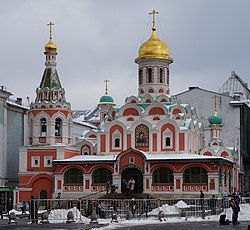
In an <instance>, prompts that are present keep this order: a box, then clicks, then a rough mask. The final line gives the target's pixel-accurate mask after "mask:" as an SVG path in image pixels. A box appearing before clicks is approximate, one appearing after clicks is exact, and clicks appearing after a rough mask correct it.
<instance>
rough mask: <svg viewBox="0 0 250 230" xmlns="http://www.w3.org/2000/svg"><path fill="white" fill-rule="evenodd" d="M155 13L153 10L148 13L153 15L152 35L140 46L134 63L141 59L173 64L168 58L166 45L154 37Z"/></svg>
mask: <svg viewBox="0 0 250 230" xmlns="http://www.w3.org/2000/svg"><path fill="white" fill-rule="evenodd" d="M157 13H158V12H156V11H155V10H153V11H152V12H151V13H150V14H153V26H152V35H151V37H150V38H149V39H148V40H147V41H146V42H144V43H143V44H142V45H141V47H140V49H139V51H138V57H137V58H136V59H135V61H137V60H138V59H141V58H160V59H165V60H169V61H170V62H173V59H172V58H171V57H170V56H169V49H168V47H167V45H166V44H165V43H164V42H163V41H161V40H160V39H159V38H158V37H157V35H156V27H155V14H157Z"/></svg>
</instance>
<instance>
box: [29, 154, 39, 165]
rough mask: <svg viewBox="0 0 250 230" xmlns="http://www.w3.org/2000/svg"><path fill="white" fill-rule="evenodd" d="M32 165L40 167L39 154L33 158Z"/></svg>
mask: <svg viewBox="0 0 250 230" xmlns="http://www.w3.org/2000/svg"><path fill="white" fill-rule="evenodd" d="M31 167H40V157H39V156H33V157H32V158H31Z"/></svg>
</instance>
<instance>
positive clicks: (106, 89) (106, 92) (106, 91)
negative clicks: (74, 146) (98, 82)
mask: <svg viewBox="0 0 250 230" xmlns="http://www.w3.org/2000/svg"><path fill="white" fill-rule="evenodd" d="M104 82H105V83H106V88H105V94H108V82H109V80H108V79H106V80H105V81H104Z"/></svg>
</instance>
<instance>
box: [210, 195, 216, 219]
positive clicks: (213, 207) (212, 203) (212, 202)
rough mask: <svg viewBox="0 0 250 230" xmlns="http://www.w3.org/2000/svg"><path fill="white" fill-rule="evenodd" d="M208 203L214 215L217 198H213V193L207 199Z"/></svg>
mask: <svg viewBox="0 0 250 230" xmlns="http://www.w3.org/2000/svg"><path fill="white" fill-rule="evenodd" d="M209 205H210V209H211V215H216V206H217V199H216V198H215V195H212V198H211V199H210V200H209Z"/></svg>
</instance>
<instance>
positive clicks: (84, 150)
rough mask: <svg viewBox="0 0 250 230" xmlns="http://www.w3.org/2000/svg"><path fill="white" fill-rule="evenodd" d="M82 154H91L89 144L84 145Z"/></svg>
mask: <svg viewBox="0 0 250 230" xmlns="http://www.w3.org/2000/svg"><path fill="white" fill-rule="evenodd" d="M82 155H90V151H89V147H88V146H86V145H85V146H84V147H83V148H82Z"/></svg>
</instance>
